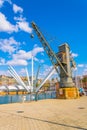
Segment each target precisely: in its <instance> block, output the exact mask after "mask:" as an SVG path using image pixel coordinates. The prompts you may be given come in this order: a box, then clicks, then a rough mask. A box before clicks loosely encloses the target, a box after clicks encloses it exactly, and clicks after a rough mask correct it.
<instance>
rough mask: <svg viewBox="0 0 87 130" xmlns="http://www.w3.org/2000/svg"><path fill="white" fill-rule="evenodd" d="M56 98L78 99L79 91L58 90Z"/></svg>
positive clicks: (70, 89) (76, 89)
mask: <svg viewBox="0 0 87 130" xmlns="http://www.w3.org/2000/svg"><path fill="white" fill-rule="evenodd" d="M56 96H57V98H59V99H76V98H79V91H78V88H76V87H70V88H69V87H68V88H66V87H65V88H59V90H58V91H57V95H56Z"/></svg>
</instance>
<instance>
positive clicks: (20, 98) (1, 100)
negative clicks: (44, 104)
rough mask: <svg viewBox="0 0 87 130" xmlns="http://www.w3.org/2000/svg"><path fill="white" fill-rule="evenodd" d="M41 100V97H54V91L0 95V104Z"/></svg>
mask: <svg viewBox="0 0 87 130" xmlns="http://www.w3.org/2000/svg"><path fill="white" fill-rule="evenodd" d="M36 98H37V100H43V99H51V98H52V99H54V98H56V92H55V91H49V92H45V93H39V94H37V97H36V94H27V95H5V96H0V104H8V103H17V102H26V101H34V100H36Z"/></svg>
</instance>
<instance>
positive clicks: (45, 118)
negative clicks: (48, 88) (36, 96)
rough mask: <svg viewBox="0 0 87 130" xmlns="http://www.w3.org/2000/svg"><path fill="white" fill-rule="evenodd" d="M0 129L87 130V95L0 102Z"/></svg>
mask: <svg viewBox="0 0 87 130" xmlns="http://www.w3.org/2000/svg"><path fill="white" fill-rule="evenodd" d="M0 130H87V96H83V97H81V98H79V99H70V100H64V99H47V100H39V101H37V102H35V101H32V102H27V103H14V104H5V105H0Z"/></svg>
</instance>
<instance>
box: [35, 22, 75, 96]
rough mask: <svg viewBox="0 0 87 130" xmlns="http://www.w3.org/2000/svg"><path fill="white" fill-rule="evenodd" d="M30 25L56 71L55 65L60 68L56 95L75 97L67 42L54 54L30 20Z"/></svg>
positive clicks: (71, 62)
mask: <svg viewBox="0 0 87 130" xmlns="http://www.w3.org/2000/svg"><path fill="white" fill-rule="evenodd" d="M32 27H33V29H34V31H35V32H36V34H37V36H38V38H39V40H40V42H41V43H42V46H43V48H44V50H45V51H46V53H47V55H48V57H49V59H50V61H51V62H52V64H53V66H54V67H55V69H56V71H57V73H58V69H57V67H58V66H59V68H60V74H59V76H60V88H59V91H58V94H57V96H58V97H59V98H77V97H78V90H77V88H76V87H75V85H74V83H73V80H72V67H75V64H74V63H75V62H74V61H73V60H72V58H71V57H70V48H69V45H68V44H67V43H65V44H62V45H60V46H59V52H58V53H56V54H55V53H54V52H53V50H52V49H51V47H50V45H49V44H48V42H47V40H46V38H45V37H44V35H43V34H42V32H41V31H40V29H39V28H38V26H37V25H36V24H35V23H34V22H32ZM71 64H72V65H71Z"/></svg>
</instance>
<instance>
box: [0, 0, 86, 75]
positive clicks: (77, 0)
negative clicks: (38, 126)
mask: <svg viewBox="0 0 87 130" xmlns="http://www.w3.org/2000/svg"><path fill="white" fill-rule="evenodd" d="M32 21H35V22H36V24H37V25H38V26H39V27H40V29H41V31H42V33H43V34H44V35H45V36H46V39H47V40H48V42H49V44H50V46H51V47H52V48H53V50H54V51H55V52H57V51H58V46H59V45H61V44H62V43H65V42H67V43H68V44H69V45H70V48H71V51H72V54H73V56H74V59H75V61H76V64H77V73H78V74H79V75H83V74H87V60H86V56H87V54H86V52H87V46H86V44H87V0H29V1H24V0H18V1H17V0H0V75H1V74H6V75H7V74H8V65H12V66H14V68H15V69H16V71H17V72H18V73H19V74H20V75H25V69H24V68H25V67H26V66H27V68H28V70H29V73H30V75H31V57H32V54H33V55H34V74H36V72H37V69H38V66H39V64H40V65H41V69H40V75H41V76H43V75H46V72H48V69H49V68H50V66H52V64H51V62H50V60H49V58H48V56H47V55H46V53H45V52H44V50H43V47H42V45H41V43H40V41H39V39H38V38H37V36H36V34H35V33H34V38H33V39H31V37H30V35H31V34H32V33H33V29H32V27H31V22H32ZM52 39H54V40H52Z"/></svg>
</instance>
